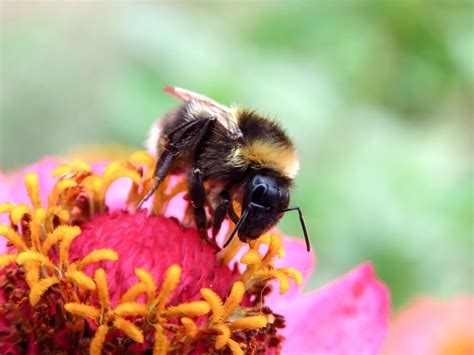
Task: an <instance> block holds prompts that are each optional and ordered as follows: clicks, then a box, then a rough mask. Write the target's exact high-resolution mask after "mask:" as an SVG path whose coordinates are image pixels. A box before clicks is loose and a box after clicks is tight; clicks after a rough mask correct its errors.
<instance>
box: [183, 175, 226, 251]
mask: <svg viewBox="0 0 474 355" xmlns="http://www.w3.org/2000/svg"><path fill="white" fill-rule="evenodd" d="M188 184H189V191H188V192H189V201H190V202H191V206H192V207H193V213H194V222H195V223H196V228H197V230H198V233H199V235H200V236H201V238H203V239H204V241H206V242H207V243H209V244H210V245H211V246H212V247H214V248H215V249H216V250H217V251H218V250H219V247H218V246H217V244H216V243H215V241H212V240H210V239H209V237H208V235H207V216H206V210H205V208H204V207H205V205H206V202H207V198H206V189H205V188H204V181H203V174H202V171H201V170H200V169H199V168H196V169H194V170H193V172H192V173H191V174H190V175H189V178H188Z"/></svg>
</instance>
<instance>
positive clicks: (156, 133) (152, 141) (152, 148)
mask: <svg viewBox="0 0 474 355" xmlns="http://www.w3.org/2000/svg"><path fill="white" fill-rule="evenodd" d="M160 136H161V125H160V123H159V122H155V123H153V126H151V129H150V133H148V138H147V140H146V141H145V148H146V150H147V151H148V152H149V153H150V154H152V155H153V156H154V157H156V156H157V155H158V142H159V139H160Z"/></svg>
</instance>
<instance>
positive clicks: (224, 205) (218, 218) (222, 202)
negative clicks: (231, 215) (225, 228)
mask: <svg viewBox="0 0 474 355" xmlns="http://www.w3.org/2000/svg"><path fill="white" fill-rule="evenodd" d="M229 207H230V197H229V193H228V192H227V191H225V190H224V191H222V192H221V193H220V195H219V204H218V205H217V207H216V209H215V211H214V217H213V219H212V238H214V240H216V236H217V233H219V230H220V229H221V225H222V222H223V221H224V218H225V216H226V215H227V213H228V211H229Z"/></svg>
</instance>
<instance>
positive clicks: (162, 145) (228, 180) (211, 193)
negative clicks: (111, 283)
mask: <svg viewBox="0 0 474 355" xmlns="http://www.w3.org/2000/svg"><path fill="white" fill-rule="evenodd" d="M164 91H165V92H167V93H168V94H170V95H172V96H174V97H176V98H178V99H180V100H182V101H183V104H182V105H181V106H179V107H177V108H176V109H174V110H172V111H171V112H169V113H168V114H166V115H165V116H164V118H163V119H162V120H160V121H158V122H157V123H156V124H155V125H154V126H153V128H152V130H151V132H150V136H149V139H148V141H147V147H148V148H149V150H151V151H152V153H154V154H155V155H156V157H157V163H156V167H155V171H154V177H155V179H156V182H155V184H154V186H153V188H152V189H151V190H150V191H149V193H148V194H147V196H145V198H144V199H143V200H142V201H141V202H140V204H139V208H140V207H141V206H142V204H143V202H144V201H146V200H147V199H148V198H149V197H150V196H152V195H153V193H154V192H155V191H156V190H157V189H158V187H159V186H160V182H161V181H163V179H164V178H165V177H166V176H167V175H168V174H179V173H185V174H187V181H188V199H189V201H190V203H191V206H192V211H193V217H194V222H195V224H196V227H197V229H198V232H199V234H200V235H201V236H202V237H203V238H205V240H207V241H210V239H209V238H208V235H207V230H208V225H209V224H208V220H207V219H208V218H207V214H206V207H207V208H208V209H209V211H210V215H211V220H212V221H211V224H212V235H213V238H214V240H215V236H216V235H217V233H218V232H219V229H220V227H221V224H222V222H223V221H224V219H225V218H227V217H228V218H230V220H232V221H233V223H234V224H235V226H234V229H233V230H232V232H231V233H230V235H229V237H228V239H227V241H226V243H225V244H224V247H226V246H227V245H228V244H229V243H230V242H231V240H232V238H233V237H234V236H235V235H236V234H237V235H238V237H239V239H240V240H241V241H243V242H248V241H252V240H255V239H257V238H258V237H259V236H260V235H262V234H263V233H264V232H266V231H267V230H269V229H270V228H271V227H273V226H274V225H275V224H276V223H277V222H278V221H279V220H280V219H281V217H282V216H283V214H284V213H285V212H288V211H297V212H298V214H299V218H300V222H301V226H302V229H303V234H304V237H305V241H306V248H307V250H308V251H309V250H310V244H309V237H308V232H307V228H306V224H305V221H304V218H303V214H302V212H301V209H300V207H298V206H294V207H288V205H289V200H290V192H289V190H290V187H291V186H292V184H293V179H294V177H295V175H296V173H297V172H298V168H299V162H298V157H297V154H296V151H295V148H294V146H293V143H292V142H291V140H290V139H289V137H288V136H287V135H286V133H285V132H284V131H283V130H282V128H281V127H280V126H279V125H278V124H277V123H275V122H274V121H272V120H270V119H268V118H266V117H264V116H262V115H260V114H258V113H256V112H255V111H252V110H247V109H242V108H239V107H231V108H229V107H226V106H224V105H221V104H219V103H218V102H216V101H214V100H212V99H210V98H208V97H206V96H204V95H201V94H197V93H194V92H192V91H189V90H185V89H181V88H177V87H166V88H165V89H164ZM205 183H206V184H205ZM206 187H207V189H206ZM234 201H235V202H237V203H238V204H239V205H240V207H241V208H240V209H241V214H240V216H239V215H238V214H237V213H236V212H235V210H234V208H233V202H234Z"/></svg>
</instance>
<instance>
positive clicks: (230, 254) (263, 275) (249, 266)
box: [221, 233, 303, 295]
mask: <svg viewBox="0 0 474 355" xmlns="http://www.w3.org/2000/svg"><path fill="white" fill-rule="evenodd" d="M248 245H249V249H248V250H247V251H246V252H245V254H244V255H243V256H242V257H241V258H240V263H241V264H243V265H245V271H244V273H243V274H242V276H241V277H240V280H241V281H242V282H244V283H245V288H246V289H247V290H248V289H250V288H251V287H252V286H254V285H256V284H259V283H261V282H264V281H268V280H273V279H275V280H277V281H278V283H279V285H280V294H281V295H283V294H285V293H286V291H288V288H289V287H290V278H291V279H293V281H294V282H295V284H296V285H300V284H301V283H302V282H303V276H302V275H301V273H300V272H299V271H298V270H296V269H294V268H290V267H286V268H275V267H274V266H273V260H274V259H275V258H276V257H279V258H282V257H283V256H284V252H285V249H284V247H283V243H282V240H281V236H280V235H279V234H277V233H266V234H264V235H262V236H261V237H260V238H258V239H257V240H255V241H252V242H250V243H249V244H248ZM264 246H267V248H266V251H265V252H263V253H261V250H264V249H265V247H264ZM243 247H244V244H243V243H241V242H240V241H239V240H237V239H234V240H233V241H232V243H231V244H230V246H229V247H228V249H227V250H224V252H223V255H222V256H221V259H222V261H223V262H224V263H226V264H228V263H230V262H231V261H232V259H233V258H234V257H235V255H236V254H237V252H238V251H239V249H241V248H243Z"/></svg>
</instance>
